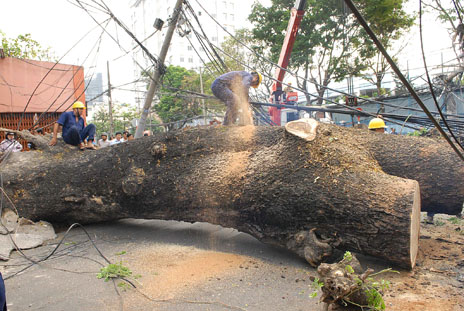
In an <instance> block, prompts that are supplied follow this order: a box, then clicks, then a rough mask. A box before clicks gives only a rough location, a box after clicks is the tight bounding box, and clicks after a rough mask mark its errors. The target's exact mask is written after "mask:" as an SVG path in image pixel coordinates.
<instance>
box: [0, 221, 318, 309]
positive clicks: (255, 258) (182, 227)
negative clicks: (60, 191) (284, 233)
mask: <svg viewBox="0 0 464 311" xmlns="http://www.w3.org/2000/svg"><path fill="white" fill-rule="evenodd" d="M85 229H86V230H87V231H88V232H89V234H90V235H91V237H92V239H93V240H94V241H95V244H96V246H97V247H98V249H99V250H100V251H101V252H102V254H103V255H104V256H106V257H107V258H108V259H109V260H110V261H111V262H113V263H119V262H121V261H122V264H123V265H125V266H127V267H129V268H130V269H131V271H132V272H133V274H134V275H136V274H140V278H138V279H137V280H135V281H134V280H132V282H133V283H134V284H135V285H136V286H137V289H133V288H127V289H125V288H126V287H127V286H122V287H118V284H119V283H120V282H119V281H118V282H115V283H113V282H112V281H109V282H105V281H103V280H102V279H97V277H96V274H97V272H99V270H100V268H101V267H102V266H106V265H107V263H106V262H105V260H104V258H103V257H101V256H100V255H99V254H98V251H97V250H96V249H95V247H94V246H93V245H92V243H90V242H89V240H88V238H87V235H86V234H85V232H84V231H83V230H82V229H73V230H72V231H71V232H70V234H69V235H68V236H67V238H66V240H65V241H64V244H63V245H61V246H60V247H59V248H58V251H57V252H56V253H55V254H54V255H53V256H52V257H50V259H48V260H46V261H44V262H42V263H39V264H35V265H31V264H30V262H29V261H28V260H26V259H24V257H22V256H20V255H19V254H18V253H16V252H15V253H13V256H12V259H11V260H10V261H8V262H6V263H2V267H1V268H0V269H3V274H4V277H6V278H8V277H10V278H8V279H7V280H6V287H7V302H8V308H9V310H10V311H17V310H51V311H53V310H174V311H175V310H319V309H320V305H318V304H317V299H311V298H309V297H308V295H309V293H310V291H311V289H310V287H309V286H310V283H311V282H310V281H309V275H310V274H311V275H315V271H314V270H313V269H311V268H309V267H308V265H307V264H306V263H305V262H304V261H303V260H301V259H300V258H298V257H296V256H295V255H293V254H291V253H289V252H287V251H286V250H282V249H280V248H276V247H272V246H269V245H265V244H263V243H260V242H259V241H257V240H256V239H254V238H252V237H251V236H249V235H247V234H244V233H240V232H238V231H237V230H234V229H225V228H222V227H220V226H214V225H210V224H205V223H194V224H190V223H183V222H176V221H157V220H123V221H117V222H113V223H106V224H99V225H92V226H86V227H85ZM63 235H64V232H61V233H59V234H58V239H56V240H54V241H53V243H51V244H49V245H47V246H43V247H40V248H36V249H33V250H29V251H26V252H25V254H26V255H27V256H30V257H31V258H34V259H35V260H37V259H39V258H44V257H45V256H47V255H48V254H50V252H51V251H52V250H53V249H54V248H55V247H56V244H57V242H58V241H59V240H60V239H61V238H62V237H63ZM28 267H29V268H28ZM25 268H27V269H26V270H24V271H23V272H22V273H20V274H18V275H15V276H13V277H11V276H12V275H14V273H15V272H18V271H20V270H22V269H25ZM120 286H121V285H120Z"/></svg>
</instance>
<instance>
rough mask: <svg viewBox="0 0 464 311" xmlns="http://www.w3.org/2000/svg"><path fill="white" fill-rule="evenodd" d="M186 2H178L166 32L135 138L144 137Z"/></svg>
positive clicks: (182, 0) (180, 0)
mask: <svg viewBox="0 0 464 311" xmlns="http://www.w3.org/2000/svg"><path fill="white" fill-rule="evenodd" d="M183 2H184V0H177V2H176V5H175V7H174V12H173V13H172V17H171V21H170V24H169V28H168V31H167V32H166V38H165V39H164V42H163V46H162V47H161V52H160V54H159V59H158V66H157V68H156V69H155V72H154V75H153V77H152V80H151V82H150V87H149V88H148V93H147V98H146V99H145V104H144V105H143V110H142V114H141V115H140V121H139V124H138V127H137V131H135V136H134V137H135V138H139V137H142V135H143V131H144V130H145V125H146V123H147V116H148V113H149V112H150V107H151V104H152V102H153V97H154V95H155V92H156V90H157V89H158V88H159V80H160V77H161V70H160V69H161V67H162V66H163V65H164V60H165V59H166V54H167V53H168V49H169V45H170V44H171V39H172V36H173V34H174V30H175V29H176V25H177V20H178V18H179V13H180V8H181V6H182V3H183Z"/></svg>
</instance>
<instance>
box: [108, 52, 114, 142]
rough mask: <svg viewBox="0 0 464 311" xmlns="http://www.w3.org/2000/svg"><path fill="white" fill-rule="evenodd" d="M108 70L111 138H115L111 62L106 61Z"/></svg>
mask: <svg viewBox="0 0 464 311" xmlns="http://www.w3.org/2000/svg"><path fill="white" fill-rule="evenodd" d="M106 68H107V71H108V114H109V117H110V137H111V136H113V132H114V127H113V103H112V101H111V82H110V62H109V61H106Z"/></svg>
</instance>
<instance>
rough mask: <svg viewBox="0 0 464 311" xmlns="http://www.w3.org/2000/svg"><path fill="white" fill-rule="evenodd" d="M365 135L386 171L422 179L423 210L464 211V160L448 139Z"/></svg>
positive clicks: (369, 147) (373, 152)
mask: <svg viewBox="0 0 464 311" xmlns="http://www.w3.org/2000/svg"><path fill="white" fill-rule="evenodd" d="M361 134H362V135H363V136H364V137H365V138H366V139H365V141H366V142H368V145H367V146H366V147H367V148H368V149H369V150H370V152H371V153H372V155H373V156H374V158H375V159H376V160H377V161H378V162H379V164H380V166H381V167H382V169H383V170H384V172H385V173H387V174H390V175H394V176H398V177H403V178H409V179H414V180H417V181H418V182H419V185H420V188H421V202H422V211H427V212H433V213H443V214H448V215H458V214H459V213H461V211H462V208H463V203H464V162H462V161H461V160H460V159H459V157H458V155H457V154H456V153H455V152H454V151H453V150H452V149H451V147H450V146H449V145H448V144H447V143H446V141H445V140H444V139H442V138H427V137H413V136H401V135H384V134H379V133H368V132H366V131H364V132H361ZM362 139H364V138H362Z"/></svg>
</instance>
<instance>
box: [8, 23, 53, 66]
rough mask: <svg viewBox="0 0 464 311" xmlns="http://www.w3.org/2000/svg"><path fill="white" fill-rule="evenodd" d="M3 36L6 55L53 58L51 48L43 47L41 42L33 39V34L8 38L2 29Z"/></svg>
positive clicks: (37, 58) (25, 57) (42, 58)
mask: <svg viewBox="0 0 464 311" xmlns="http://www.w3.org/2000/svg"><path fill="white" fill-rule="evenodd" d="M0 35H1V36H2V48H3V52H4V53H5V55H7V56H9V57H16V58H23V59H36V60H51V59H52V58H53V54H52V52H51V49H50V48H43V47H42V46H41V45H40V43H39V42H37V41H36V40H34V39H32V36H31V34H24V35H19V36H18V37H16V38H7V36H6V34H5V33H4V32H2V31H1V30H0Z"/></svg>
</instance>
